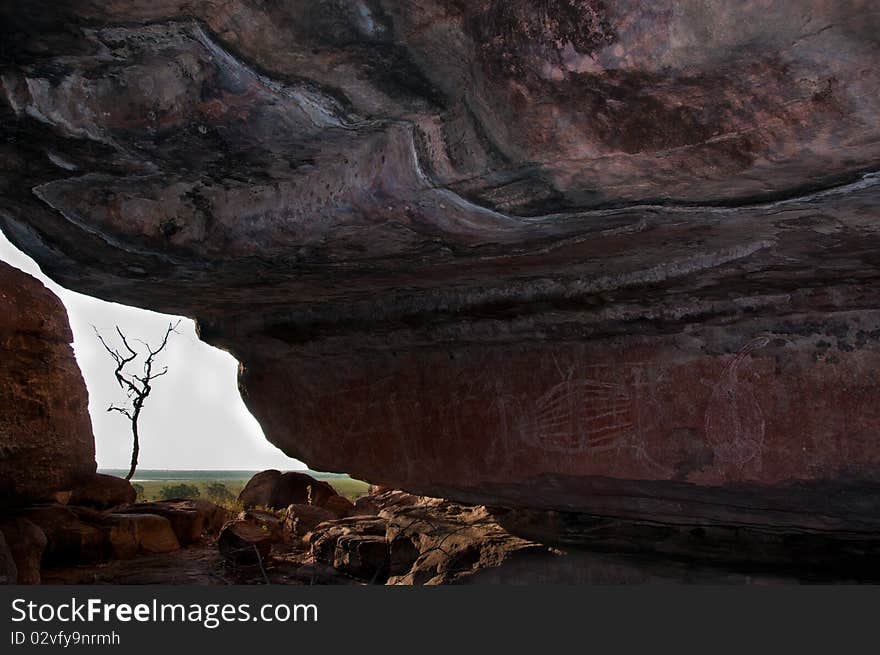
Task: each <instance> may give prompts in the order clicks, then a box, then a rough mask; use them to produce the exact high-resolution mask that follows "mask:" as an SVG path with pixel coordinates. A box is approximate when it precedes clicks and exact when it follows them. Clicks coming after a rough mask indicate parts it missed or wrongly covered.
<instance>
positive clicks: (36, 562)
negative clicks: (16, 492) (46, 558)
mask: <svg viewBox="0 0 880 655" xmlns="http://www.w3.org/2000/svg"><path fill="white" fill-rule="evenodd" d="M0 533H2V534H3V536H4V537H5V539H6V544H7V546H8V547H9V551H10V552H11V553H12V558H13V559H14V560H15V566H16V569H17V570H18V577H17V579H16V584H40V562H41V560H42V558H43V551H44V550H45V549H46V543H47V540H46V534H45V533H44V532H43V531H42V530H41V529H40V528H39V527H38V526H37V525H36V524H34V523H32V522H31V521H28V520H27V519H25V518H21V517H9V518H4V519H0Z"/></svg>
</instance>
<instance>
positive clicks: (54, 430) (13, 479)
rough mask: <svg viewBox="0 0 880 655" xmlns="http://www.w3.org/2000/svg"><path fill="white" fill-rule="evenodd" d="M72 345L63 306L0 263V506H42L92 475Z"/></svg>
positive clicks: (88, 428) (84, 401) (91, 448)
mask: <svg viewBox="0 0 880 655" xmlns="http://www.w3.org/2000/svg"><path fill="white" fill-rule="evenodd" d="M72 341H73V335H72V334H71V332H70V326H69V325H68V323H67V313H66V311H65V309H64V306H63V305H62V304H61V301H60V300H58V298H57V297H56V296H55V295H54V294H53V293H51V292H50V291H49V290H48V289H46V288H45V287H44V286H43V285H42V284H41V283H40V282H39V281H38V280H36V279H34V278H33V277H31V276H30V275H28V274H26V273H22V272H21V271H19V270H18V269H15V268H12V267H11V266H9V265H7V264H5V263H3V262H0V353H2V354H0V408H2V410H0V504H3V505H7V506H8V505H16V504H23V503H24V502H27V501H31V500H39V499H43V498H47V497H49V496H50V495H51V494H53V493H54V492H56V491H59V490H67V489H71V488H73V487H74V486H75V485H76V484H77V483H78V482H79V481H80V480H82V479H84V478H87V477H88V476H89V475H90V474H92V473H94V471H95V442H94V439H93V437H92V423H91V420H90V419H89V413H88V393H87V391H86V386H85V383H84V382H83V379H82V374H81V373H80V370H79V367H78V366H77V364H76V360H75V359H74V356H73V349H72V348H71V347H70V343H71V342H72Z"/></svg>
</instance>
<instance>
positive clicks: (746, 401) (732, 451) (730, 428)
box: [705, 337, 770, 466]
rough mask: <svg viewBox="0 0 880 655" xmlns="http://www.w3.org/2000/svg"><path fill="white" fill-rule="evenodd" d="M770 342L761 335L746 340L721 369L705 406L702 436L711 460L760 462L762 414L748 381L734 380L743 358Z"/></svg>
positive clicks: (730, 464)
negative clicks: (704, 432)
mask: <svg viewBox="0 0 880 655" xmlns="http://www.w3.org/2000/svg"><path fill="white" fill-rule="evenodd" d="M769 342H770V339H768V338H767V337H761V338H759V339H755V340H754V341H751V342H749V343H747V344H746V345H745V346H744V347H743V348H741V349H740V351H739V352H738V353H737V354H736V355H735V356H734V358H733V359H732V360H731V361H730V363H729V364H728V365H727V366H726V367H725V368H724V371H723V372H722V374H721V379H720V380H719V381H718V383H717V384H716V385H715V389H714V390H713V392H712V396H711V397H710V398H709V404H708V405H707V407H706V414H705V427H706V439H707V441H708V442H709V445H710V446H711V447H712V449H713V450H714V452H715V461H716V462H717V463H718V464H720V465H722V466H724V465H727V466H743V465H744V464H747V463H749V462H756V463H758V464H760V455H761V448H762V446H763V444H764V413H763V412H762V411H761V405H760V404H759V403H758V399H757V398H755V395H754V394H753V393H752V391H751V389H750V388H749V385H748V384H744V383H742V382H740V381H739V379H738V370H739V367H740V366H741V365H742V363H743V361H744V360H745V359H746V358H747V357H748V356H749V354H751V353H752V352H754V351H755V350H758V349H759V348H763V347H764V346H766V345H767V344H768V343H769Z"/></svg>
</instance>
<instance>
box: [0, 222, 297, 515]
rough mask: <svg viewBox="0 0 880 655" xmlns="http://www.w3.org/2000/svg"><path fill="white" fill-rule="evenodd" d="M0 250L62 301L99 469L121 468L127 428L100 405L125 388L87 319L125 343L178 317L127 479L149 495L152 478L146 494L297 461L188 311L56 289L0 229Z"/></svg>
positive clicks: (234, 484)
mask: <svg viewBox="0 0 880 655" xmlns="http://www.w3.org/2000/svg"><path fill="white" fill-rule="evenodd" d="M0 260H2V261H5V262H6V263H8V264H10V265H12V266H14V267H16V268H18V269H21V270H23V271H24V272H26V273H29V274H30V275H32V276H34V277H36V278H37V279H39V280H40V281H41V282H42V283H43V284H44V285H45V286H46V287H48V288H49V289H50V290H51V291H52V292H53V293H55V295H57V296H58V297H59V298H60V299H61V301H62V302H63V303H64V306H65V307H66V308H67V312H68V320H69V322H70V326H71V331H72V332H73V339H74V340H73V349H74V352H75V354H76V359H77V363H78V364H79V367H80V370H81V372H82V375H83V378H84V380H85V383H86V387H87V389H88V393H89V414H90V416H91V420H92V429H93V433H94V437H95V453H96V455H95V457H96V460H97V464H98V470H99V471H101V472H107V473H111V474H115V475H119V476H120V477H124V476H125V475H126V474H127V473H128V468H129V463H130V460H131V448H132V435H131V424H130V421H129V419H128V418H127V417H126V416H124V415H122V414H121V413H119V412H112V411H111V412H108V407H110V405H111V404H117V405H119V404H124V403H125V401H126V400H127V398H126V395H125V393H124V391H123V390H122V389H121V388H120V386H119V384H118V383H117V381H116V379H115V377H114V369H115V366H116V364H115V362H114V361H113V360H112V359H111V357H110V356H109V355H108V353H107V351H106V350H105V349H104V348H103V346H102V345H101V343H100V341H99V340H98V339H97V337H96V335H95V331H94V328H93V326H94V327H95V328H97V329H98V330H99V331H100V333H101V334H102V335H104V336H105V337H117V335H116V327H117V326H118V327H119V328H120V330H121V331H122V332H123V333H124V334H125V335H126V337H127V338H128V340H129V341H130V342H132V345H135V340H137V339H140V340H143V341H146V342H149V343H151V344H156V343H158V342H159V341H161V339H162V336H163V335H164V333H165V331H166V329H167V327H168V325H169V323H172V324H174V323H177V322H178V321H180V323H179V325H178V326H177V328H176V334H173V335H171V338H170V339H169V341H168V345H167V347H166V348H165V349H164V350H163V352H162V353H161V354H160V356H159V358H158V365H159V366H160V367H163V366H167V367H168V373H167V374H166V375H164V376H162V377H160V378H158V379H156V380H155V381H154V383H153V385H154V389H153V391H152V392H151V394H150V396H149V398H148V399H147V400H146V402H145V404H144V409H143V412H142V415H141V417H140V422H139V432H140V457H139V464H138V467H137V470H136V472H135V474H134V477H133V479H132V482H133V483H135V484H136V485H140V487H141V488H145V489H146V490H147V491H146V492H145V493H146V494H147V495H146V497H147V498H148V499H152V498H150V496H151V494H150V491H149V490H153V487H155V488H156V489H155V490H153V491H155V493H153V494H152V495H153V496H155V495H157V494H158V493H159V492H160V491H161V489H162V487H164V486H174V485H180V484H190V485H191V486H193V485H195V486H197V487H207V486H208V483H207V482H206V483H204V484H201V483H198V482H194V481H197V480H208V481H216V480H222V481H223V483H224V485H225V486H226V488H227V489H228V491H229V492H230V493H232V494H236V489H237V488H238V487H240V486H243V485H244V483H246V482H247V480H248V479H249V478H250V477H251V476H252V475H253V474H254V473H256V472H258V471H262V470H265V469H279V470H282V471H285V470H291V471H292V470H304V469H306V465H305V464H304V463H302V462H300V461H299V460H296V459H293V458H290V457H288V456H287V455H285V454H284V453H283V452H281V451H280V450H279V449H278V448H276V447H275V446H273V445H272V444H270V443H269V442H268V441H267V440H266V438H265V436H264V434H263V431H262V429H261V428H260V425H259V423H258V422H257V421H256V419H255V418H254V417H253V416H252V415H251V413H250V412H249V411H248V409H247V407H246V406H245V404H244V402H243V401H242V399H241V395H240V394H239V391H238V385H237V372H238V362H237V361H236V359H235V358H234V357H233V356H232V355H230V354H229V353H227V352H225V351H223V350H219V349H217V348H214V347H212V346H210V345H208V344H207V343H205V342H203V341H201V340H200V339H199V338H198V336H197V335H196V330H195V322H194V321H192V320H191V319H188V318H186V317H178V316H169V315H167V314H160V313H157V312H153V311H149V310H145V309H139V308H136V307H130V306H126V305H120V304H117V303H112V302H107V301H104V300H100V299H97V298H93V297H90V296H86V295H83V294H80V293H76V292H74V291H70V290H69V289H65V288H64V287H62V286H60V285H58V284H57V283H55V282H54V281H52V280H51V279H49V278H48V277H47V276H46V275H44V274H43V272H42V271H41V270H40V268H39V266H38V265H37V263H36V262H35V261H34V260H32V259H31V258H30V257H28V256H27V255H26V254H25V253H23V252H21V251H20V250H18V249H17V248H16V247H15V246H14V245H13V244H12V243H10V242H9V240H8V239H7V238H6V237H5V236H4V235H3V233H2V232H0ZM117 340H118V338H117ZM136 363H137V362H135V364H136ZM201 495H204V494H201Z"/></svg>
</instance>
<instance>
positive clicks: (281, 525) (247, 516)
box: [237, 509, 285, 543]
mask: <svg viewBox="0 0 880 655" xmlns="http://www.w3.org/2000/svg"><path fill="white" fill-rule="evenodd" d="M237 518H238V520H240V521H248V522H250V523H254V524H256V525H257V526H259V527H260V529H262V530H263V531H265V532H268V533H269V536H270V537H271V538H272V542H273V543H280V542H281V541H283V540H284V532H285V522H284V519H283V518H282V517H280V516H278V515H277V514H274V513H273V512H266V511H263V510H256V509H249V510H245V511H243V512H241V513H239V515H238V517H237Z"/></svg>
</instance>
